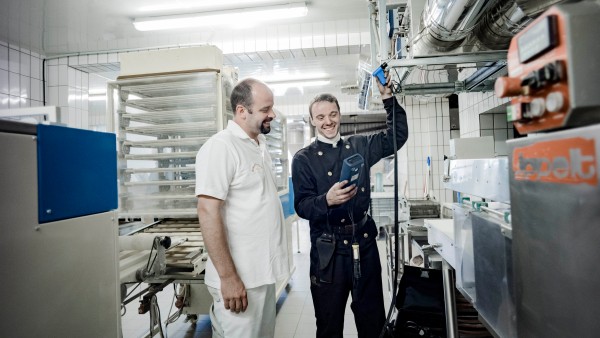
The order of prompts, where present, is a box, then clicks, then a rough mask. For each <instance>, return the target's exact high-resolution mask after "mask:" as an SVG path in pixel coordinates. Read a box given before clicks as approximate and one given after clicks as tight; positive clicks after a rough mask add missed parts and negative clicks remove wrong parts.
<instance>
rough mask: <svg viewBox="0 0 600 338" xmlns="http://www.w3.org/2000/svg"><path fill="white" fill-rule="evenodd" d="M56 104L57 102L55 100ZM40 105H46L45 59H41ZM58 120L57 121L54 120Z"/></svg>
mask: <svg viewBox="0 0 600 338" xmlns="http://www.w3.org/2000/svg"><path fill="white" fill-rule="evenodd" d="M57 104H58V102H57ZM42 106H46V59H45V58H44V59H42ZM56 122H59V121H56Z"/></svg>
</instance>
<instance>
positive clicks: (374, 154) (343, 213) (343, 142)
mask: <svg viewBox="0 0 600 338" xmlns="http://www.w3.org/2000/svg"><path fill="white" fill-rule="evenodd" d="M383 103H384V108H385V110H386V113H387V119H386V125H387V129H386V130H385V131H382V132H380V133H377V134H374V135H369V136H363V135H354V136H349V137H346V138H345V139H340V140H339V142H338V143H337V144H336V145H335V147H334V146H333V145H331V144H327V143H324V142H320V141H317V140H315V141H314V142H312V143H311V144H310V145H308V146H307V147H305V148H303V149H301V150H299V151H298V152H297V153H296V155H294V159H293V161H292V182H293V186H294V208H295V209H296V213H297V214H298V216H300V217H302V218H304V219H307V220H309V222H310V233H311V241H312V242H313V243H314V241H315V239H316V238H317V237H319V236H320V235H321V234H322V233H323V231H324V230H325V229H326V227H327V217H328V215H329V225H330V226H331V227H336V226H344V225H348V224H352V221H354V222H355V223H358V222H359V221H360V220H362V219H363V218H364V217H365V215H366V214H367V210H368V209H369V200H370V197H371V191H370V186H371V183H370V177H369V171H370V168H371V167H372V166H373V165H374V164H376V163H377V162H379V160H381V159H382V158H383V157H387V156H390V155H392V154H393V153H394V143H393V125H392V113H395V114H396V140H397V141H396V142H397V147H398V150H399V149H400V148H401V147H402V145H404V143H405V142H406V140H407V138H408V125H407V121H406V112H405V111H404V109H403V108H402V107H401V106H400V105H399V104H398V101H396V98H395V97H392V98H388V99H385V100H384V101H383ZM356 153H359V154H361V155H362V157H363V158H364V161H365V163H364V166H363V167H362V169H361V172H360V174H359V180H358V183H357V186H358V192H357V194H356V196H355V197H354V198H353V199H352V200H350V201H348V202H346V203H344V204H342V205H339V206H333V207H328V206H327V200H326V197H325V196H326V194H327V191H329V189H330V188H331V186H332V185H333V184H335V183H336V182H338V181H339V178H340V173H341V170H342V161H343V160H344V159H345V158H347V157H349V156H352V155H354V154H356ZM351 211H352V215H350V212H351Z"/></svg>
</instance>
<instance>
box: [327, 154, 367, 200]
mask: <svg viewBox="0 0 600 338" xmlns="http://www.w3.org/2000/svg"><path fill="white" fill-rule="evenodd" d="M363 163H364V159H363V158H362V156H360V154H354V155H352V156H350V157H348V158H346V159H345V160H344V162H343V164H342V172H341V174H340V182H337V183H335V184H334V185H333V186H332V187H331V189H329V191H328V192H327V195H326V199H327V205H328V206H333V205H340V204H344V203H346V202H348V201H349V200H351V199H352V197H354V196H355V195H356V192H357V191H358V189H357V187H356V184H357V183H358V178H359V176H360V173H361V170H362V166H363Z"/></svg>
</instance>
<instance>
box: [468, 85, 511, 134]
mask: <svg viewBox="0 0 600 338" xmlns="http://www.w3.org/2000/svg"><path fill="white" fill-rule="evenodd" d="M506 102H508V99H507V98H504V99H499V98H497V97H496V96H495V95H494V93H493V92H487V93H461V94H458V107H459V109H460V114H459V116H460V137H479V136H482V135H481V134H480V131H481V129H483V128H481V127H480V125H479V114H481V113H483V112H485V111H488V110H490V109H492V108H494V107H497V106H499V105H501V104H503V103H506Z"/></svg>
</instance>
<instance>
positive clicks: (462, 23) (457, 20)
mask: <svg viewBox="0 0 600 338" xmlns="http://www.w3.org/2000/svg"><path fill="white" fill-rule="evenodd" d="M492 3H495V1H486V0H428V1H427V4H426V5H425V9H424V11H423V16H422V18H421V29H420V31H419V32H418V33H416V34H415V35H414V37H413V41H412V51H413V56H425V55H427V54H428V53H430V52H432V51H435V52H448V51H450V50H452V49H455V48H456V47H458V46H459V45H460V44H461V42H462V41H463V40H464V39H465V38H466V37H467V36H468V35H469V34H470V33H471V32H472V31H473V29H474V28H475V26H476V24H477V22H478V20H479V19H480V18H481V16H482V14H483V13H484V12H485V10H486V9H487V8H488V7H489V6H490V5H491V4H492Z"/></svg>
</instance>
